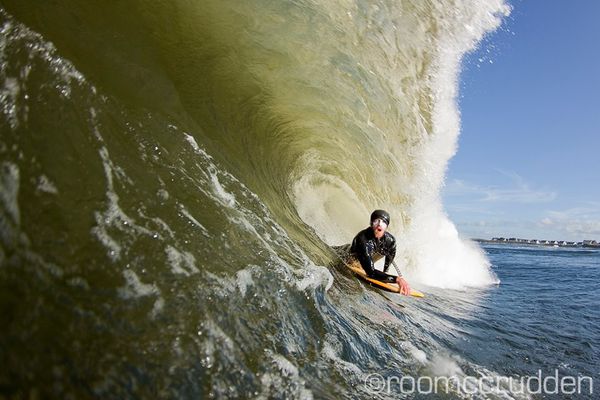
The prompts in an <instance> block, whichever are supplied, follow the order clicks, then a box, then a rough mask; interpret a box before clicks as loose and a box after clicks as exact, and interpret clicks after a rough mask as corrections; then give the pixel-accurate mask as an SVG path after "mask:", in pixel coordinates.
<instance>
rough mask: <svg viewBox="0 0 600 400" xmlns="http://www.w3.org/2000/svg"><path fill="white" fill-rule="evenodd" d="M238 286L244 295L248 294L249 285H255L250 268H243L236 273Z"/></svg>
mask: <svg viewBox="0 0 600 400" xmlns="http://www.w3.org/2000/svg"><path fill="white" fill-rule="evenodd" d="M235 275H236V283H237V287H238V288H239V289H240V293H241V294H242V296H246V291H247V290H248V287H250V286H253V285H254V280H253V279H252V273H251V272H250V271H249V270H248V269H241V270H239V271H238V272H237V273H236V274H235Z"/></svg>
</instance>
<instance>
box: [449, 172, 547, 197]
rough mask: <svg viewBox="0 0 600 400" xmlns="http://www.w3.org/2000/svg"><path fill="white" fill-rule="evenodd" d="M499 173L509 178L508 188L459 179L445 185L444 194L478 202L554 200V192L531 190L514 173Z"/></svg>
mask: <svg viewBox="0 0 600 400" xmlns="http://www.w3.org/2000/svg"><path fill="white" fill-rule="evenodd" d="M499 172H500V173H501V174H502V175H505V176H508V177H509V178H511V183H510V185H509V186H507V187H497V186H480V185H476V184H473V183H469V182H466V181H464V180H461V179H454V180H452V181H451V182H450V183H449V184H447V185H446V188H445V193H446V195H448V196H471V197H474V201H480V202H506V203H548V202H551V201H553V200H554V199H556V196H557V194H556V192H553V191H549V190H541V189H533V188H531V187H530V185H529V184H528V183H527V182H525V180H524V179H523V178H522V177H521V176H519V175H518V174H516V173H514V172H512V173H508V172H502V171H499Z"/></svg>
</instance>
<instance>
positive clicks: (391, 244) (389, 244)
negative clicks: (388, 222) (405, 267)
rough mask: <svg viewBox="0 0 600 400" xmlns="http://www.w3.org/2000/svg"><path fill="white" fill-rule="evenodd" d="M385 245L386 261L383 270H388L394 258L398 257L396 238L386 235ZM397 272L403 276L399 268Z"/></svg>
mask: <svg viewBox="0 0 600 400" xmlns="http://www.w3.org/2000/svg"><path fill="white" fill-rule="evenodd" d="M385 247H386V248H385V263H384V264H383V272H387V270H388V269H389V268H390V264H391V263H392V262H394V258H395V257H396V239H395V238H394V237H393V236H392V235H389V236H388V237H386V246H385ZM396 272H397V273H398V276H402V274H401V273H400V271H399V270H398V269H397V268H396Z"/></svg>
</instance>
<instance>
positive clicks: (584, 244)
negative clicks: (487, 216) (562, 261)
mask: <svg viewBox="0 0 600 400" xmlns="http://www.w3.org/2000/svg"><path fill="white" fill-rule="evenodd" d="M471 240H473V241H475V242H479V243H493V244H518V245H525V246H539V247H570V248H586V249H600V243H599V242H597V241H596V240H583V241H581V242H569V241H566V240H538V239H519V238H508V239H507V238H492V239H471Z"/></svg>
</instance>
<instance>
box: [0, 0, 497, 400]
mask: <svg viewBox="0 0 600 400" xmlns="http://www.w3.org/2000/svg"><path fill="white" fill-rule="evenodd" d="M500 11H502V12H506V11H505V6H504V5H503V4H502V3H501V2H498V3H497V4H496V3H492V2H489V3H488V2H486V4H479V3H478V2H476V1H458V2H457V1H448V2H439V1H431V2H428V1H413V2H409V1H402V2H398V1H393V2H390V1H375V2H374V1H353V2H349V1H337V2H334V1H332V2H323V3H319V2H313V1H266V0H264V1H263V0H255V1H212V0H209V1H198V2H192V1H159V2H147V1H137V2H136V1H129V2H106V1H102V2H100V1H85V2H82V1H61V2H47V1H27V2H24V1H12V0H9V1H4V2H3V5H2V8H0V84H1V85H2V87H1V88H0V129H1V137H0V194H1V196H0V243H1V246H2V247H1V252H0V285H1V287H2V290H1V291H0V311H1V313H0V315H1V316H0V323H1V326H2V327H3V332H2V334H1V335H0V361H1V362H2V365H4V366H6V368H4V369H3V371H2V372H0V389H1V390H2V391H1V392H0V395H4V394H7V395H8V396H17V397H19V396H21V397H25V396H33V397H35V396H38V395H42V397H60V398H66V397H69V396H73V397H79V398H81V397H100V398H106V397H108V398H130V397H133V398H138V397H167V398H172V397H183V398H198V397H217V398H223V397H232V398H236V397H237V398H250V397H261V396H262V397H264V398H271V397H277V398H310V397H311V396H315V397H328V396H329V397H335V398H337V397H344V396H347V397H361V396H364V397H369V396H370V393H368V392H362V391H361V390H364V388H362V389H359V390H358V393H357V392H356V390H357V389H356V382H357V381H359V380H360V379H361V377H362V374H363V372H364V371H366V370H367V368H369V367H368V366H370V365H374V364H376V365H379V366H384V365H391V364H390V363H392V364H394V363H395V365H399V366H402V368H406V369H408V370H410V369H415V368H417V367H416V366H414V365H413V364H412V363H411V362H410V361H407V360H410V358H411V354H413V353H414V352H413V350H411V349H413V348H414V346H413V347H410V346H412V345H410V340H411V339H409V338H411V337H419V340H421V341H422V342H423V343H424V346H425V350H427V349H433V348H435V347H436V346H438V345H439V343H437V342H436V340H437V339H436V336H435V335H429V334H423V332H422V330H420V329H419V328H418V327H417V326H416V325H410V324H409V326H406V321H407V318H408V320H410V319H411V318H417V319H421V318H424V320H427V319H428V318H429V320H431V321H434V322H435V318H433V317H432V315H437V314H436V313H435V312H433V311H431V310H429V311H428V310H427V309H425V310H417V309H410V308H408V309H407V310H404V311H399V308H397V307H393V308H390V307H391V306H389V305H388V303H387V302H386V301H385V299H384V301H382V298H381V297H380V296H379V295H378V294H376V293H371V292H365V291H364V289H363V288H362V287H361V286H359V285H358V284H357V283H356V282H355V281H354V280H352V279H351V278H350V277H349V276H347V275H345V274H343V273H342V272H340V271H339V270H338V269H336V268H335V265H336V257H335V256H334V255H333V251H332V250H331V248H330V247H329V246H330V245H334V244H343V243H348V242H350V241H351V240H352V237H353V235H354V234H355V233H356V232H357V231H358V230H359V229H362V228H363V227H364V225H365V224H366V222H367V219H368V215H369V214H370V211H371V210H372V209H374V208H386V209H387V210H389V211H390V213H391V214H392V223H391V226H390V229H391V231H392V232H393V233H394V234H396V235H398V236H401V237H402V240H401V241H399V253H398V254H399V256H398V261H399V263H400V264H401V265H402V267H403V268H404V269H405V272H406V273H407V275H408V276H409V277H412V279H413V280H414V281H415V282H418V281H421V282H423V283H428V284H430V285H434V286H460V285H483V284H486V283H489V282H491V281H493V280H494V277H493V275H492V274H491V273H490V272H489V270H488V268H487V265H486V261H485V259H484V258H482V257H481V256H480V255H479V253H478V252H476V251H474V250H471V249H470V248H468V247H465V246H466V245H465V244H464V243H462V242H461V241H460V240H459V239H458V237H457V235H456V232H455V230H454V228H453V226H452V224H451V223H450V222H449V221H447V219H446V218H445V216H444V215H443V211H442V209H441V206H440V204H439V201H438V199H437V191H438V189H439V187H440V185H441V183H442V180H443V173H444V169H445V165H446V162H447V160H448V159H449V157H451V155H452V154H453V152H454V148H455V139H456V135H457V133H458V117H457V112H456V110H455V107H454V96H455V90H456V82H455V81H456V76H457V71H458V66H459V61H460V57H461V55H462V54H463V53H464V52H465V51H466V50H468V49H470V48H471V47H472V46H473V45H474V44H475V43H476V41H477V40H478V39H479V38H480V37H481V36H482V35H483V34H484V32H485V31H486V30H489V29H493V28H495V27H496V26H497V24H498V23H499V19H498V17H497V16H496V13H498V12H500ZM432 246H433V247H434V248H435V249H436V251H431V249H432ZM445 254H450V255H451V256H452V257H451V258H452V259H453V260H455V261H454V264H444V265H443V267H442V266H441V264H440V262H439V260H440V257H444V256H445ZM373 310H384V314H383V315H384V317H379V316H373ZM416 311H419V312H418V313H417V312H416ZM428 312H429V314H428ZM385 313H387V314H385ZM378 315H379V314H378ZM382 321H388V322H389V321H392V322H389V323H390V324H391V325H390V326H391V329H390V330H388V331H386V332H385V333H384V334H383V335H384V339H385V340H386V343H387V344H385V345H383V344H382V342H381V334H379V333H377V330H378V328H377V327H378V326H379V325H380V324H382ZM423 323H425V322H423ZM417 325H418V324H417ZM435 329H436V328H435V326H433V327H431V329H430V330H435ZM357 338H359V339H357ZM399 338H400V340H401V341H400V342H399V341H398V339H399ZM402 341H403V342H404V343H409V344H408V345H407V344H404V345H401V342H402ZM399 343H400V344H399ZM389 346H391V347H389ZM381 354H387V355H388V356H386V357H382V356H381ZM332 393H335V394H332ZM338 394H339V396H338Z"/></svg>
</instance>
